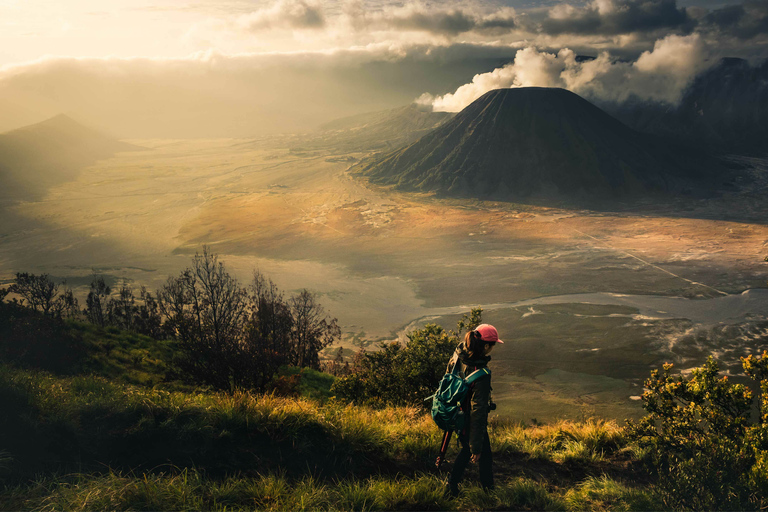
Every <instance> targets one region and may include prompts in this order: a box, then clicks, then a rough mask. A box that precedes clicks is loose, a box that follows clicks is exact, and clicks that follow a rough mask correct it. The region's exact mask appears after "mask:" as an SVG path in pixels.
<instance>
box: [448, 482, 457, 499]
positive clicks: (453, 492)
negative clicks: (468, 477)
mask: <svg viewBox="0 0 768 512" xmlns="http://www.w3.org/2000/svg"><path fill="white" fill-rule="evenodd" d="M445 495H446V496H447V497H448V498H458V497H459V486H458V485H455V484H448V486H447V487H446V488H445Z"/></svg>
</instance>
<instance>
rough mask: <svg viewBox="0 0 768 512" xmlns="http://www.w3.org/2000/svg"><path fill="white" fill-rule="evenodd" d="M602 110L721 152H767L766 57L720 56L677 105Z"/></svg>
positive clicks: (638, 126) (631, 103)
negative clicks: (756, 60) (753, 61)
mask: <svg viewBox="0 0 768 512" xmlns="http://www.w3.org/2000/svg"><path fill="white" fill-rule="evenodd" d="M605 108H606V110H608V111H609V112H611V114H613V115H615V116H616V117H617V118H619V119H621V120H622V121H623V122H625V123H627V124H628V125H629V126H631V127H633V128H635V129H636V130H639V131H642V132H648V133H653V134H656V135H659V136H662V137H665V138H670V139H677V140H680V141H683V142H686V143H688V144H699V145H701V146H705V147H707V148H709V149H717V150H719V151H722V152H748V153H759V154H765V153H768V61H766V62H763V63H762V64H761V65H759V66H755V67H752V66H750V65H749V63H748V62H747V61H745V60H742V59H723V60H721V61H720V62H719V63H718V64H717V65H716V66H713V67H712V68H711V69H709V70H707V71H706V72H704V73H702V74H701V75H699V76H697V77H696V79H695V80H694V81H693V83H692V84H691V85H690V86H689V87H688V88H687V89H686V90H685V93H684V94H683V97H682V99H681V101H680V103H679V104H678V105H676V106H669V105H659V104H652V103H647V102H639V101H636V100H635V101H629V102H626V103H624V104H621V105H611V104H606V105H605Z"/></svg>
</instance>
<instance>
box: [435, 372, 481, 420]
mask: <svg viewBox="0 0 768 512" xmlns="http://www.w3.org/2000/svg"><path fill="white" fill-rule="evenodd" d="M458 366H459V365H458V364H454V365H453V369H452V370H451V371H450V372H448V373H446V374H445V375H444V376H443V378H442V380H441V381H440V387H439V388H438V389H437V391H436V392H435V394H434V395H432V396H431V397H429V398H431V399H432V419H433V420H435V423H436V424H437V426H438V427H440V429H441V430H445V431H446V432H450V431H456V432H460V431H461V430H462V429H463V428H464V422H465V419H466V416H465V414H464V411H462V410H461V404H462V403H463V402H464V399H465V398H466V397H467V393H468V392H469V389H470V386H472V383H474V382H475V381H477V380H479V379H482V378H483V377H486V376H490V375H491V370H489V369H488V368H480V369H479V370H476V371H474V372H472V373H471V374H469V375H468V376H467V378H466V379H464V378H462V377H461V376H460V375H459V374H458V371H457V369H458ZM429 398H427V400H429Z"/></svg>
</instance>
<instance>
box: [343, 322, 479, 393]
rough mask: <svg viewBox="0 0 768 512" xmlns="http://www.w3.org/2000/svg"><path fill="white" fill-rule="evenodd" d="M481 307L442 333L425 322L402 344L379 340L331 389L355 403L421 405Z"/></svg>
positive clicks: (440, 328) (441, 330) (358, 358)
mask: <svg viewBox="0 0 768 512" xmlns="http://www.w3.org/2000/svg"><path fill="white" fill-rule="evenodd" d="M481 315H482V309H479V308H478V309H473V310H472V312H471V313H470V314H469V316H466V315H465V316H464V317H463V318H462V319H461V320H460V321H459V323H458V325H457V330H456V332H446V331H445V330H444V329H443V328H442V327H440V326H439V325H435V324H427V325H426V326H424V328H423V329H418V330H416V331H414V332H412V333H410V334H408V341H407V342H406V343H405V344H401V343H399V342H393V343H383V344H382V345H381V350H379V351H376V352H371V353H361V354H360V355H359V357H357V359H356V362H355V365H354V367H353V369H352V371H351V373H350V374H349V375H347V376H344V377H341V378H339V379H337V380H336V382H334V384H333V387H332V391H333V392H334V393H336V394H337V395H338V396H340V397H343V398H346V399H348V400H352V401H353V402H355V403H359V404H371V405H383V404H391V405H422V404H426V402H424V398H426V397H427V396H429V395H431V394H432V393H434V391H435V388H436V387H437V385H438V383H439V382H440V379H441V378H442V376H443V375H444V374H445V367H446V364H447V363H448V359H450V357H451V355H452V354H453V351H454V349H455V348H456V345H457V344H458V343H459V336H460V335H461V332H462V331H463V330H464V329H474V328H475V327H476V326H478V325H479V324H480V323H481V321H482V320H481Z"/></svg>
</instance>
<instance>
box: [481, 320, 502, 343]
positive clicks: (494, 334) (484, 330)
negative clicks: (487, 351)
mask: <svg viewBox="0 0 768 512" xmlns="http://www.w3.org/2000/svg"><path fill="white" fill-rule="evenodd" d="M475 332H479V333H480V338H481V339H482V340H483V341H493V342H495V343H504V342H503V341H501V340H500V339H499V331H497V330H496V328H495V327H494V326H492V325H491V324H480V325H478V326H477V328H476V329H475Z"/></svg>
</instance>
